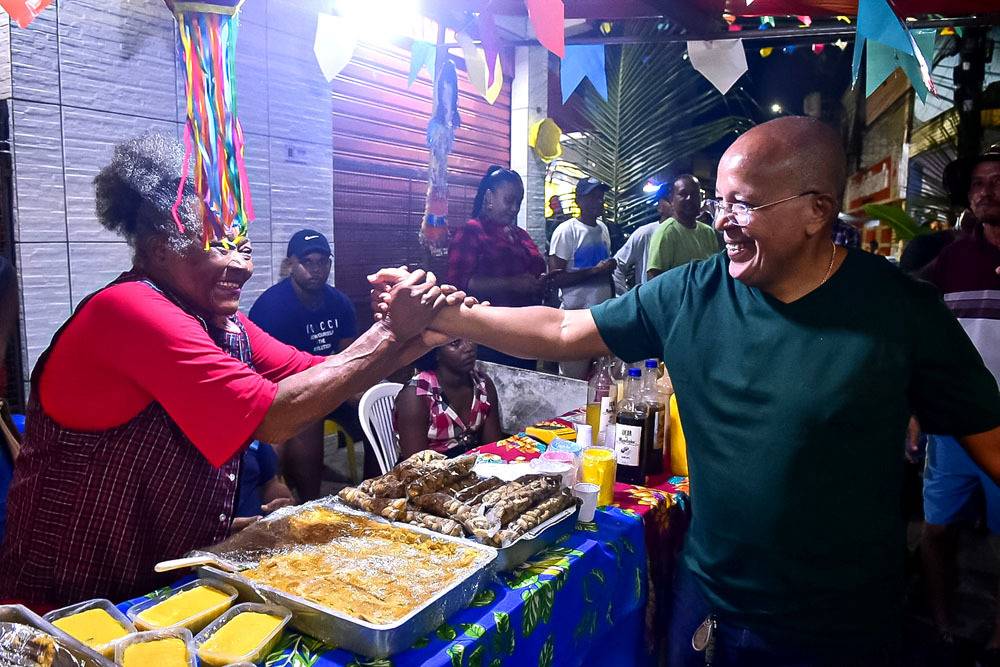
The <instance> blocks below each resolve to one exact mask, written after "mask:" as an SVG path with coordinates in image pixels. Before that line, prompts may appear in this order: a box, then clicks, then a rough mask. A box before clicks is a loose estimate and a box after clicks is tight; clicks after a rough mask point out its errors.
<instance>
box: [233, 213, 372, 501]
mask: <svg viewBox="0 0 1000 667" xmlns="http://www.w3.org/2000/svg"><path fill="white" fill-rule="evenodd" d="M332 257H333V256H332V253H331V251H330V242H329V241H327V239H326V237H325V236H324V235H323V234H321V233H319V232H317V231H315V230H312V229H303V230H301V231H298V232H296V233H295V234H294V235H293V236H292V238H291V240H290V241H289V242H288V253H287V260H286V261H287V262H288V268H289V270H290V273H289V276H288V277H287V278H285V279H284V280H282V281H280V282H279V283H277V284H276V285H273V286H272V287H270V288H268V290H267V291H266V292H264V293H263V294H261V295H260V297H259V298H258V299H257V302H256V303H254V305H253V307H252V308H251V309H250V319H251V320H253V321H254V323H255V324H257V326H259V327H260V328H261V329H263V330H264V331H266V332H267V333H269V334H271V335H272V336H274V337H275V338H277V339H278V340H280V341H281V342H282V343H286V344H288V345H291V346H293V347H296V348H298V349H300V350H302V351H303V352H311V353H313V354H318V355H324V356H328V355H331V354H336V353H337V352H340V351H341V350H343V349H344V348H346V347H347V346H348V345H350V344H351V342H352V341H353V340H354V339H355V338H356V337H357V335H358V325H357V317H356V315H355V312H354V305H353V304H352V303H351V302H350V300H348V298H347V297H346V296H345V295H344V294H343V293H342V292H340V291H338V290H336V289H334V288H333V287H331V286H330V285H328V284H327V280H329V278H330V268H331V266H332V264H333V259H332ZM330 419H333V420H334V421H336V422H337V423H338V424H340V425H341V426H342V427H343V428H344V430H345V431H347V433H348V435H350V436H351V438H352V439H354V440H360V439H361V437H362V434H361V424H360V422H359V421H358V408H357V403H356V402H355V401H347V402H345V403H344V404H343V405H341V406H340V407H339V408H337V410H335V411H334V412H333V413H332V414H331V415H330ZM281 457H282V469H283V471H284V473H285V476H286V477H287V478H288V481H289V483H290V484H291V486H292V487H293V488H294V489H295V491H296V492H297V493H298V495H299V500H303V501H305V500H312V499H314V498H318V497H319V492H320V482H321V480H322V473H323V421H322V420H321V421H319V422H316V423H315V424H312V425H310V426H308V427H306V428H305V429H304V430H303V431H302V432H301V433H299V434H298V435H297V436H296V437H294V438H292V439H291V440H289V441H288V442H286V443H285V444H284V446H283V447H282V448H281Z"/></svg>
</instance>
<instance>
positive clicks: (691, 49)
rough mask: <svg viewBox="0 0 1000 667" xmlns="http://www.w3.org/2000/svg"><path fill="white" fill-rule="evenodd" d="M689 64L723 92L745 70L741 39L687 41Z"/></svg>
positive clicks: (744, 53)
mask: <svg viewBox="0 0 1000 667" xmlns="http://www.w3.org/2000/svg"><path fill="white" fill-rule="evenodd" d="M687 47H688V58H690V59H691V65H692V66H693V67H694V68H695V69H696V70H698V71H699V72H701V75H702V76H704V77H705V78H706V79H708V80H709V81H710V82H711V83H712V85H713V86H715V87H716V88H718V89H719V92H721V93H722V94H725V93H727V92H729V89H730V88H732V87H733V84H734V83H736V82H737V81H738V80H739V78H740V77H741V76H743V73H744V72H746V71H747V54H746V52H745V51H744V50H743V40H742V39H728V40H725V39H720V40H713V41H707V42H688V43H687Z"/></svg>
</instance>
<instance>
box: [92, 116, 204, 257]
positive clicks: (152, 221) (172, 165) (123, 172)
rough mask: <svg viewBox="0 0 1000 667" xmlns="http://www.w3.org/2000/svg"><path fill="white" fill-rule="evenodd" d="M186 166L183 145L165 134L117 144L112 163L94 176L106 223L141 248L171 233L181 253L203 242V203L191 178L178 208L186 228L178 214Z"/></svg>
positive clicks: (172, 242)
mask: <svg viewBox="0 0 1000 667" xmlns="http://www.w3.org/2000/svg"><path fill="white" fill-rule="evenodd" d="M183 165H184V149H183V147H181V145H180V144H179V143H178V142H177V141H176V140H174V139H171V138H168V137H165V136H163V135H162V134H155V133H149V134H144V135H142V136H141V137H136V138H134V139H129V140H128V141H125V142H122V143H120V144H118V145H117V146H115V152H114V156H113V157H112V158H111V163H110V164H108V165H107V166H106V167H104V169H102V170H101V171H100V173H99V174H97V176H95V177H94V194H95V199H96V208H97V218H98V220H100V222H101V225H103V226H104V227H105V228H106V229H108V230H110V231H112V232H115V233H116V234H119V235H121V236H123V237H124V238H125V240H126V241H128V244H129V245H130V246H132V248H133V249H134V250H137V251H140V250H141V249H142V247H143V246H144V245H145V243H146V241H148V240H150V239H152V238H154V237H166V239H167V241H168V243H169V244H170V246H171V248H173V249H174V250H175V251H177V252H180V251H182V250H184V249H185V248H187V247H189V246H190V245H191V244H193V243H195V242H196V241H198V240H199V239H200V238H201V232H202V224H203V222H202V216H201V210H202V209H201V206H202V205H201V202H200V201H199V199H198V197H197V195H196V194H195V192H194V187H193V184H192V183H191V181H190V180H189V181H188V182H187V183H186V184H185V186H184V197H183V200H182V201H181V205H180V206H179V207H178V214H179V216H180V219H181V222H182V223H183V224H184V227H185V231H184V233H181V230H180V229H179V228H178V227H177V223H176V221H175V220H174V215H173V207H174V203H175V202H176V201H177V186H178V184H179V183H180V178H181V167H182V166H183Z"/></svg>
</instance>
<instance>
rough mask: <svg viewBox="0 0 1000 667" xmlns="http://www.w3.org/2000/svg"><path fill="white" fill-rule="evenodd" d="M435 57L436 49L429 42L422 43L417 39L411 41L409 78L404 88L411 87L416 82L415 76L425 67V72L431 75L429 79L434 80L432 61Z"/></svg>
mask: <svg viewBox="0 0 1000 667" xmlns="http://www.w3.org/2000/svg"><path fill="white" fill-rule="evenodd" d="M436 55H437V47H436V46H434V45H433V44H431V43H430V42H423V41H420V40H418V39H415V40H413V45H412V46H411V47H410V78H409V79H407V81H406V87H407V88H409V87H410V86H412V85H413V82H414V81H416V80H417V75H418V74H420V70H421V69H423V68H424V66H425V65H426V67H427V72H428V73H429V74H430V75H431V79H433V78H434V59H435V56H436Z"/></svg>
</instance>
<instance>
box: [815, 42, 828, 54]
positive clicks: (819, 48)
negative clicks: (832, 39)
mask: <svg viewBox="0 0 1000 667" xmlns="http://www.w3.org/2000/svg"><path fill="white" fill-rule="evenodd" d="M825 48H826V45H825V44H813V45H812V51H813V53H815V54H816V55H817V56H818V55H819V54H821V53H823V49H825Z"/></svg>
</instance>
